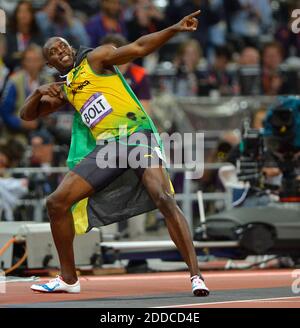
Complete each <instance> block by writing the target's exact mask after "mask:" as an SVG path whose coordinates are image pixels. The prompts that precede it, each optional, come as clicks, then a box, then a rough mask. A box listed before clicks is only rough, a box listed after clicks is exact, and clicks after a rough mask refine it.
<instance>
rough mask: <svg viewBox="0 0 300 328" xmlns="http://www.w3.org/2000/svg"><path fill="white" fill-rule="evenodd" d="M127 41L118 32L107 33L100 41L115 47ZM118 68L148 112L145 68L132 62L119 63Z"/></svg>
mask: <svg viewBox="0 0 300 328" xmlns="http://www.w3.org/2000/svg"><path fill="white" fill-rule="evenodd" d="M127 43H128V42H127V40H126V39H125V38H124V37H123V36H122V35H120V34H109V35H107V36H106V37H105V38H104V39H103V41H102V44H111V45H113V46H115V47H117V48H118V47H121V46H124V45H126V44H127ZM119 69H120V72H121V73H122V74H123V75H124V77H125V79H126V81H127V82H128V84H129V85H130V87H131V89H132V90H133V92H134V93H135V94H136V96H137V97H138V99H140V100H141V103H142V105H143V107H144V109H145V110H146V111H147V112H148V114H150V113H149V112H150V99H151V91H150V81H149V76H148V75H147V72H146V70H145V69H144V68H143V67H142V66H139V65H136V64H134V63H127V64H124V65H120V66H119Z"/></svg>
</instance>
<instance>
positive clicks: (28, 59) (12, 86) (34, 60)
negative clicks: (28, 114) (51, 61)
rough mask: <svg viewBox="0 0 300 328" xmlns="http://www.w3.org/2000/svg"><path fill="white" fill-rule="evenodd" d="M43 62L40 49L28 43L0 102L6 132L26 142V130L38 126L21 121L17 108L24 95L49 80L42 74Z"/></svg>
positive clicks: (23, 99) (32, 122)
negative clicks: (17, 69) (16, 70)
mask: <svg viewBox="0 0 300 328" xmlns="http://www.w3.org/2000/svg"><path fill="white" fill-rule="evenodd" d="M43 64H44V59H43V54H42V49H41V48H40V47H39V46H37V45H33V44H32V45H30V46H29V47H28V48H27V49H26V50H25V51H24V53H23V57H22V69H20V70H19V71H18V72H16V73H15V74H13V75H12V76H11V77H10V78H9V80H8V82H7V85H6V88H5V90H4V93H3V99H2V103H1V116H2V119H3V122H4V124H5V126H6V134H7V135H10V134H12V135H13V136H14V138H17V139H18V140H19V141H21V142H23V143H24V144H27V135H28V131H31V130H33V129H36V128H37V127H38V122H37V121H31V122H28V121H23V120H22V119H20V117H19V109H20V108H21V106H22V105H23V103H24V101H25V99H26V97H27V96H28V95H29V94H30V93H31V92H33V90H35V89H36V88H37V87H38V86H39V85H41V84H44V83H48V82H51V81H52V79H51V77H49V76H48V75H47V76H44V75H43V74H42V67H43Z"/></svg>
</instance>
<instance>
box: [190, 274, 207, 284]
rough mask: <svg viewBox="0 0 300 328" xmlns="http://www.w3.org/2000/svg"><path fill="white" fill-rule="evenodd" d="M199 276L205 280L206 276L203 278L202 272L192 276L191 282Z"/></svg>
mask: <svg viewBox="0 0 300 328" xmlns="http://www.w3.org/2000/svg"><path fill="white" fill-rule="evenodd" d="M198 278H200V279H201V280H203V281H204V278H203V276H202V274H201V273H199V274H196V275H193V276H191V282H193V280H194V279H198Z"/></svg>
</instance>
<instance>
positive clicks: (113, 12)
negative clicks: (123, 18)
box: [101, 0, 121, 17]
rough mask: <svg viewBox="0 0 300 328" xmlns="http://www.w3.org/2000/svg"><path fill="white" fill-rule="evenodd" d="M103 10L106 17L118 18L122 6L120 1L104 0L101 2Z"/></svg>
mask: <svg viewBox="0 0 300 328" xmlns="http://www.w3.org/2000/svg"><path fill="white" fill-rule="evenodd" d="M101 8H102V10H103V11H104V12H105V14H106V15H108V16H110V17H118V15H119V13H120V10H121V4H120V1H119V0H103V1H101Z"/></svg>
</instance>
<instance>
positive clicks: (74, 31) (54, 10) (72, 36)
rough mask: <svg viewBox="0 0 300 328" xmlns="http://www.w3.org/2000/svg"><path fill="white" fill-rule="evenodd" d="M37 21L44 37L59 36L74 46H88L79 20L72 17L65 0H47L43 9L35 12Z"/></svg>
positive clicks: (87, 38) (86, 37)
mask: <svg viewBox="0 0 300 328" xmlns="http://www.w3.org/2000/svg"><path fill="white" fill-rule="evenodd" d="M36 18H37V22H38V24H39V26H40V28H41V30H42V31H43V33H44V36H45V37H46V38H50V37H52V36H54V35H55V36H61V37H63V38H65V39H66V40H68V41H69V42H70V43H71V44H72V45H73V46H74V47H75V48H78V47H79V46H80V45H84V46H88V45H89V43H90V42H89V37H88V35H87V33H86V31H85V28H84V26H83V24H82V23H81V21H80V20H79V19H77V18H76V17H74V14H73V10H72V8H71V6H70V5H69V4H68V2H67V1H66V0H48V1H47V2H46V5H45V7H44V8H43V10H41V11H39V12H38V13H37V14H36Z"/></svg>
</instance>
